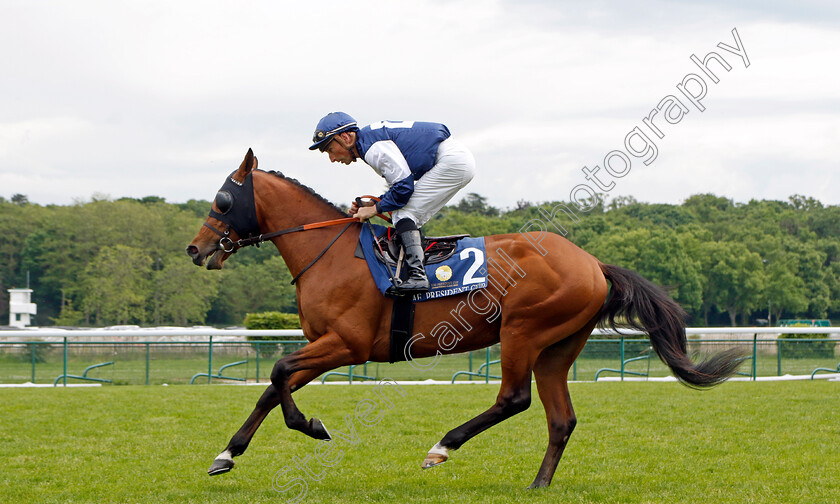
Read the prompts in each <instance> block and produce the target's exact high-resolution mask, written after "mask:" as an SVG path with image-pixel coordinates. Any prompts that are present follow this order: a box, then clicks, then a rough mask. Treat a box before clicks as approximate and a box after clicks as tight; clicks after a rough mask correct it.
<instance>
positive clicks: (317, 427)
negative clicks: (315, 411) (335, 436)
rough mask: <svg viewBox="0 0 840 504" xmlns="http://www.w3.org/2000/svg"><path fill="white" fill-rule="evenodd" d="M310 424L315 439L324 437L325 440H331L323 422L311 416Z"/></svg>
mask: <svg viewBox="0 0 840 504" xmlns="http://www.w3.org/2000/svg"><path fill="white" fill-rule="evenodd" d="M310 423H311V424H312V437H314V438H315V439H324V440H327V441H332V436H330V431H328V430H327V428H326V427H324V422H322V421H320V420H318V419H317V418H313V419H312V420H310Z"/></svg>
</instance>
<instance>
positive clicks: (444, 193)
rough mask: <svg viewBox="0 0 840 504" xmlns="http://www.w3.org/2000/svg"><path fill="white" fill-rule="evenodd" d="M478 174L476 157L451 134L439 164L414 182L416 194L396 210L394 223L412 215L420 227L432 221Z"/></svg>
mask: <svg viewBox="0 0 840 504" xmlns="http://www.w3.org/2000/svg"><path fill="white" fill-rule="evenodd" d="M473 175H475V158H474V157H473V155H472V153H471V152H470V151H469V150H467V148H466V147H464V146H463V145H461V144H460V143H459V142H458V141H456V140H453V139H452V138H451V137H450V138H447V139H446V140H444V141H443V142H441V143H440V145H439V146H438V150H437V155H435V165H434V166H433V167H432V169H431V170H429V171H427V172H426V173H425V174H423V176H422V177H420V180H417V181H415V182H414V193H412V195H411V198H410V199H409V200H408V203H406V204H405V206H404V207H402V208H400V209H399V210H394V212H393V214H392V216H391V217H392V219H393V221H394V224H396V223H397V222H399V221H400V219H405V218H409V219H411V220H413V221H414V222H415V224H417V227H420V226H422V225H423V224H425V223H427V222H429V220H430V219H431V218H432V217H434V216H435V214H436V213H438V211H439V210H440V209H441V208H443V205H445V204H446V203H447V202H449V200H450V199H452V197H453V196H455V193H457V192H458V191H459V190H461V189H462V188H463V187H464V186H465V185H467V184H468V183H469V182H470V180H472V178H473Z"/></svg>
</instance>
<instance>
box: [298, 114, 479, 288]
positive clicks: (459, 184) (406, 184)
mask: <svg viewBox="0 0 840 504" xmlns="http://www.w3.org/2000/svg"><path fill="white" fill-rule="evenodd" d="M312 141H313V142H314V143H313V144H312V145H311V146H310V147H309V150H315V149H318V150H320V151H321V152H326V153H328V154H329V157H330V162H333V163H335V162H336V161H338V162H341V163H344V164H348V165H349V164H350V163H352V162H354V161H356V160H357V159H359V158H361V159H362V160H364V162H365V163H367V164H368V165H370V166H371V167H372V168H373V170H374V171H375V172H376V173H378V174H379V175H380V176H382V177H383V178H384V179H385V181H386V182H387V183H388V191H387V192H386V193H385V194H383V195H382V198H381V200H380V201H378V202H376V203H375V204H373V203H370V204H367V205H363V206H361V207H360V206H359V205H358V204H357V203H353V204H352V206H351V207H350V213H351V214H352V215H353V217H357V218H359V219H361V220H362V221H364V220H367V219H370V218H371V217H374V216H375V215H376V214H378V213H382V212H390V211H392V212H393V213H392V217H393V222H394V227H395V228H396V231H397V234H398V235H399V237H400V241H402V244H403V247H404V249H405V259H406V260H405V263H406V266H407V267H408V274H409V276H408V279H407V280H405V281H404V282H401V283H400V285H399V286H398V287H397V288H396V289H395V290H394V291H393V292H392V293H394V294H411V293H415V292H424V291H427V290H429V279H428V278H427V277H426V270H425V268H424V267H423V247H422V245H421V240H420V227H421V226H423V224H425V223H426V222H428V221H429V220H430V219H431V218H432V217H433V216H434V215H435V214H436V213H437V212H438V211H439V210H440V209H441V208H443V205H445V204H446V203H447V202H448V201H449V200H450V199H452V197H453V196H454V195H455V193H457V192H458V191H459V190H460V189H461V188H463V187H464V186H465V185H467V183H469V181H470V180H472V178H473V175H474V173H475V159H474V158H473V155H472V153H470V151H469V150H467V149H466V148H465V147H464V146H463V145H461V144H460V143H458V142H457V141H456V140H454V139H452V138H450V134H449V129H448V128H447V127H446V126H444V125H443V124H438V123H431V122H418V121H380V122H377V123H373V124H371V125H368V126H364V127H362V128H360V127H359V126H358V125H357V124H356V120H355V119H353V118H352V117H350V116H349V115H347V114H345V113H344V112H332V113H330V114H327V115H326V116H324V118H322V119H321V120H320V121H319V122H318V126H317V127H316V128H315V135H314V136H313V138H312Z"/></svg>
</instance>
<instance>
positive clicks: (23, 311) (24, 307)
mask: <svg viewBox="0 0 840 504" xmlns="http://www.w3.org/2000/svg"><path fill="white" fill-rule="evenodd" d="M31 301H32V289H9V325H10V326H12V327H20V328H21V329H22V328H24V327H26V326H28V325H29V324H31V323H32V319H31V316H32V315H35V314H36V313H38V305H36V304H35V303H32V302H31Z"/></svg>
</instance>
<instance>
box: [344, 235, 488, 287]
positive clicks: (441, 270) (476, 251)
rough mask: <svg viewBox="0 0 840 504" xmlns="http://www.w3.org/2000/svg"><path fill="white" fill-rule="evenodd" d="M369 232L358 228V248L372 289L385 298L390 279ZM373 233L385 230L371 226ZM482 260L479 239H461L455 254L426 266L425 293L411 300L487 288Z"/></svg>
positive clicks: (482, 244)
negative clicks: (428, 286)
mask: <svg viewBox="0 0 840 504" xmlns="http://www.w3.org/2000/svg"><path fill="white" fill-rule="evenodd" d="M370 229H371V227H370V226H367V225H365V226H362V232H361V233H360V234H359V244H360V245H361V247H362V252H363V253H364V255H365V261H366V262H367V264H368V268H369V269H370V274H371V275H372V276H373V280H374V282H376V287H377V288H379V291H380V292H382V294H385V291H387V290H388V288H389V287H391V277H390V275H389V274H388V267H387V266H386V265H385V264H383V263H382V262H381V261H379V260H378V259H377V258H376V254H375V252H374V248H375V247H376V244H375V243H374V238H375V237H374V236H373V234H372V233H371V231H370ZM373 229H374V232H375V233H376V234H377V235H381V234H382V233H386V232H387V229H388V228H386V227H385V226H378V225H374V226H373ZM486 260H487V254H486V253H485V249H484V238H483V237H480V238H461V239H460V240H458V242H457V248H456V249H455V253H454V254H452V256H451V257H450V258H449V259H446V260H445V261H442V262H439V263H436V264H431V265H427V266H426V276H428V277H429V284H430V289H429V291H428V292H423V293H419V294H415V295H414V299H413V300H414V301H426V300H428V299H436V298H440V297H444V296H453V295H455V294H461V293H464V292H468V291H471V290H474V289H482V288H484V287H487V264H486ZM392 272H393V270H392Z"/></svg>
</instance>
